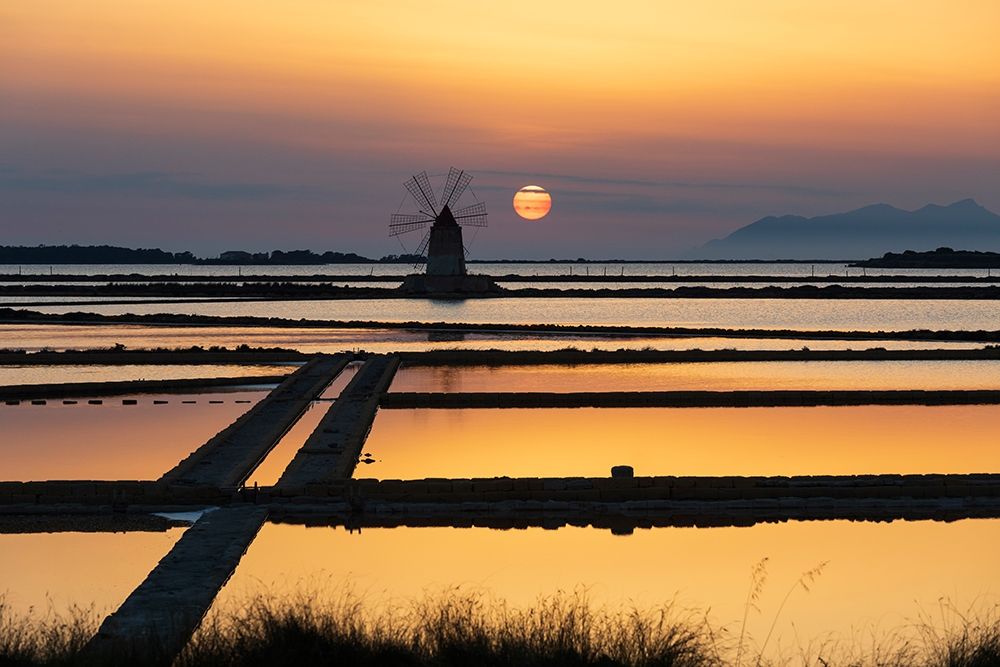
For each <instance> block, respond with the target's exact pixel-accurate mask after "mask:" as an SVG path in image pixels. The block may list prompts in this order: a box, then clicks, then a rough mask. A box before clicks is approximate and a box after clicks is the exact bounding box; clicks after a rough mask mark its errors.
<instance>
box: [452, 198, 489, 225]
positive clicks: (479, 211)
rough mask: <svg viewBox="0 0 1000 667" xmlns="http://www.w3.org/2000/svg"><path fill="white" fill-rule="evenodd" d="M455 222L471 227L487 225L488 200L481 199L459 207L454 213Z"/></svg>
mask: <svg viewBox="0 0 1000 667" xmlns="http://www.w3.org/2000/svg"><path fill="white" fill-rule="evenodd" d="M454 215H455V222H457V223H458V224H460V225H468V226H469V227H485V226H486V202H484V201H480V202H476V203H475V204H472V205H471V206H465V207H463V208H460V209H458V210H457V211H455V213H454Z"/></svg>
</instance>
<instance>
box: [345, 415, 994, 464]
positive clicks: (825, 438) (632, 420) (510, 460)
mask: <svg viewBox="0 0 1000 667" xmlns="http://www.w3.org/2000/svg"><path fill="white" fill-rule="evenodd" d="M998 428H1000V406H979V405H972V406H933V407H927V406H860V407H813V408H542V409H506V410H490V409H463V410H380V411H379V413H378V415H377V416H376V418H375V423H374V426H373V427H372V432H371V435H370V436H369V437H368V441H367V443H366V444H365V450H366V451H368V452H371V453H372V454H373V455H374V458H375V459H376V461H377V462H376V463H373V464H370V465H365V466H361V467H359V468H358V470H357V471H356V472H355V476H356V477H377V478H380V479H422V478H427V477H456V478H466V477H497V476H509V477H567V476H584V477H606V476H608V475H609V474H610V470H611V467H612V466H615V465H631V466H633V467H634V468H635V473H636V475H853V474H868V473H872V474H873V473H973V472H982V473H987V472H988V473H994V472H1000V449H998V448H997V445H996V434H997V430H998Z"/></svg>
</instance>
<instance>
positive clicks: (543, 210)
mask: <svg viewBox="0 0 1000 667" xmlns="http://www.w3.org/2000/svg"><path fill="white" fill-rule="evenodd" d="M551 208H552V196H551V195H549V193H548V192H546V191H545V188H543V187H540V186H538V185H525V186H524V187H523V188H521V189H520V190H518V191H517V192H516V193H514V211H515V212H516V213H517V214H518V215H519V216H521V217H522V218H524V219H525V220H541V219H542V218H544V217H545V216H546V215H548V214H549V210H550V209H551Z"/></svg>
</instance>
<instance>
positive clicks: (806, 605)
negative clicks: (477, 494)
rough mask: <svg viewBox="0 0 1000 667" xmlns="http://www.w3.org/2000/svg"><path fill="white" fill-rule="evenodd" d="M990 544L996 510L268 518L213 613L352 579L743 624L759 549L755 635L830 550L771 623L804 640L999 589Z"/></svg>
mask: <svg viewBox="0 0 1000 667" xmlns="http://www.w3.org/2000/svg"><path fill="white" fill-rule="evenodd" d="M997 548H1000V521H997V520H963V521H956V522H952V523H941V522H931V521H920V522H899V521H897V522H893V523H862V522H849V521H824V522H818V521H806V522H796V521H793V522H787V523H781V524H758V525H755V526H753V527H749V528H744V527H740V528H654V529H639V530H636V531H635V532H634V533H633V534H631V535H627V536H623V535H613V534H611V533H610V532H609V531H607V530H598V529H594V528H574V527H563V528H559V529H558V530H543V529H541V528H527V529H524V530H503V531H501V530H491V529H488V528H465V529H457V528H391V529H387V528H365V529H362V530H361V531H360V532H354V533H348V532H347V531H345V530H344V529H342V528H326V527H322V528H305V527H302V526H297V525H282V524H265V526H264V527H263V529H262V530H261V532H260V534H259V535H258V537H257V539H256V541H255V542H254V543H253V544H252V545H251V546H250V548H249V550H248V551H247V553H246V555H245V556H244V558H243V561H242V562H241V563H240V565H239V567H238V568H237V570H236V573H235V574H234V576H233V578H232V579H230V581H229V583H227V584H226V586H225V588H224V589H223V590H222V592H221V593H220V595H219V598H218V600H217V603H216V606H215V607H214V608H213V612H212V613H210V615H209V618H211V617H212V615H213V613H218V612H219V611H221V610H225V609H227V608H233V607H237V608H238V606H239V605H240V603H241V601H242V600H245V599H246V597H247V596H248V595H252V594H254V593H257V592H261V591H269V592H275V593H278V594H295V593H296V592H298V593H316V594H318V597H319V599H320V600H323V599H333V600H336V599H338V597H339V596H340V595H341V594H342V592H343V591H344V590H345V589H349V590H353V591H354V592H355V593H358V594H359V595H361V596H363V601H364V602H363V603H364V607H365V608H367V609H378V608H385V607H387V606H391V605H397V606H398V605H404V606H405V605H406V604H407V602H409V601H413V600H416V601H420V600H421V599H423V598H424V597H425V596H426V595H428V594H429V595H431V596H434V595H437V594H440V593H442V592H446V591H448V590H450V589H452V588H454V587H459V590H460V591H466V592H476V591H478V592H483V593H486V594H490V595H494V596H497V597H500V598H503V599H505V600H507V601H509V602H511V603H512V604H514V605H517V606H529V605H531V604H532V603H533V602H535V601H536V599H537V598H538V597H539V596H547V595H552V594H554V593H556V592H558V591H567V592H572V591H574V590H580V589H581V588H586V591H587V595H588V597H589V599H590V600H591V601H592V602H593V603H594V604H595V605H602V604H606V605H609V606H612V607H615V606H618V605H624V606H626V607H630V606H632V605H636V606H639V607H642V608H648V607H658V606H660V605H664V604H669V603H671V602H674V603H675V607H676V608H678V609H679V610H683V609H686V608H694V609H697V610H699V613H698V615H697V616H696V619H698V618H700V617H701V616H700V615H701V613H704V612H708V613H709V614H710V618H711V619H712V620H713V621H714V622H715V623H718V624H724V625H727V626H728V628H729V631H730V632H731V633H732V632H735V633H736V634H738V633H739V621H740V619H741V617H742V616H743V612H744V605H745V600H746V595H747V589H748V588H749V586H750V584H751V582H750V569H751V567H752V566H753V565H754V564H755V563H757V562H758V561H760V560H761V559H762V558H765V557H767V558H769V561H768V564H767V574H768V578H767V583H766V585H765V586H764V588H763V591H762V594H761V597H760V600H759V604H758V607H759V609H760V611H759V612H756V611H751V612H750V614H749V617H748V630H749V631H750V634H751V635H752V636H753V637H755V638H756V641H757V642H758V645H759V643H760V642H762V640H763V637H764V636H765V635H766V634H767V629H768V627H769V626H770V624H771V622H772V620H773V619H775V616H776V615H777V614H778V607H779V605H780V604H781V599H782V598H783V597H784V596H785V594H786V593H787V592H788V591H789V590H790V589H791V588H792V587H793V586H795V582H796V580H797V579H798V578H799V577H800V576H801V575H802V573H803V572H805V571H807V570H810V569H812V568H814V567H816V566H817V565H819V564H820V563H823V562H826V563H827V565H826V567H825V568H824V569H823V571H822V573H821V574H820V575H819V576H818V577H817V578H816V579H815V581H813V582H812V583H811V584H810V585H809V588H810V590H809V591H808V592H806V591H804V590H802V589H796V590H794V591H793V592H792V594H791V595H790V596H789V600H788V603H787V606H786V607H785V609H784V610H783V611H782V613H781V615H780V616H779V617H778V619H777V620H778V623H777V629H776V632H777V636H778V637H780V638H781V644H782V646H784V647H787V646H789V645H790V644H792V643H794V638H795V637H796V635H797V636H798V637H799V638H800V641H801V642H802V643H803V645H804V644H805V643H808V642H809V641H810V640H812V639H814V638H818V637H820V636H821V635H825V634H826V633H830V632H832V633H836V634H837V635H839V636H840V637H842V638H847V639H850V638H851V637H857V638H859V639H861V638H865V635H864V634H863V633H865V632H866V631H867V632H871V631H878V632H879V633H881V632H888V631H890V630H903V629H904V628H903V627H902V626H904V625H905V624H906V622H907V619H913V618H914V617H915V616H916V615H917V614H918V613H920V612H921V611H931V610H935V611H936V610H937V609H938V602H939V598H941V597H947V598H949V599H950V600H952V601H953V602H955V603H957V604H960V605H963V606H964V605H967V604H969V603H971V602H972V601H973V600H974V599H975V598H976V597H977V596H981V601H982V600H986V601H993V600H996V595H997V594H998V593H1000V571H998V570H997V568H996V559H995V553H996V550H997ZM401 554H405V564H404V563H403V562H402V561H400V555H401ZM793 622H794V627H793ZM867 638H869V639H870V637H867ZM772 642H773V640H772ZM770 648H771V649H775V648H777V646H776V645H775V644H774V643H772V644H771V645H770Z"/></svg>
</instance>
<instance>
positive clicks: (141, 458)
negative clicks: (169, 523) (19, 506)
mask: <svg viewBox="0 0 1000 667" xmlns="http://www.w3.org/2000/svg"><path fill="white" fill-rule="evenodd" d="M266 393H267V392H264V391H233V392H223V393H216V392H212V393H197V394H164V395H150V394H144V395H142V396H136V397H135V399H136V400H137V401H138V404H137V405H123V404H122V400H123V398H122V397H114V398H102V399H100V400H102V401H103V404H102V405H89V404H88V403H87V401H86V398H83V399H79V400H80V402H79V403H77V404H76V405H64V404H63V403H62V401H61V400H50V401H48V402H47V404H46V405H31V404H28V403H21V405H16V406H10V405H0V423H2V424H3V432H4V433H3V439H2V440H0V460H2V461H3V464H2V468H0V479H2V480H11V481H43V480H54V479H93V480H109V479H112V480H113V479H157V478H158V477H160V476H161V475H162V474H163V473H165V472H166V471H167V470H169V469H170V468H172V467H174V466H175V465H176V464H177V463H178V462H179V461H181V459H183V458H184V457H186V456H187V455H188V454H190V453H191V452H192V451H194V450H195V449H197V448H198V447H200V446H201V445H202V444H204V443H205V442H206V441H207V440H208V439H209V438H211V437H212V436H213V435H215V434H216V433H218V432H219V431H220V430H222V429H223V428H225V427H226V426H228V425H229V424H231V423H232V422H234V421H235V420H236V419H237V418H238V417H239V416H240V415H242V414H243V413H244V412H246V411H247V410H248V409H249V408H250V407H252V405H253V404H254V403H256V402H257V401H259V400H260V399H261V398H263V397H264V396H265V395H266ZM154 400H163V401H167V403H166V404H163V405H156V404H154V403H153V401H154ZM183 401H196V403H194V404H188V403H183ZM210 401H221V403H210ZM237 401H248V402H237Z"/></svg>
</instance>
